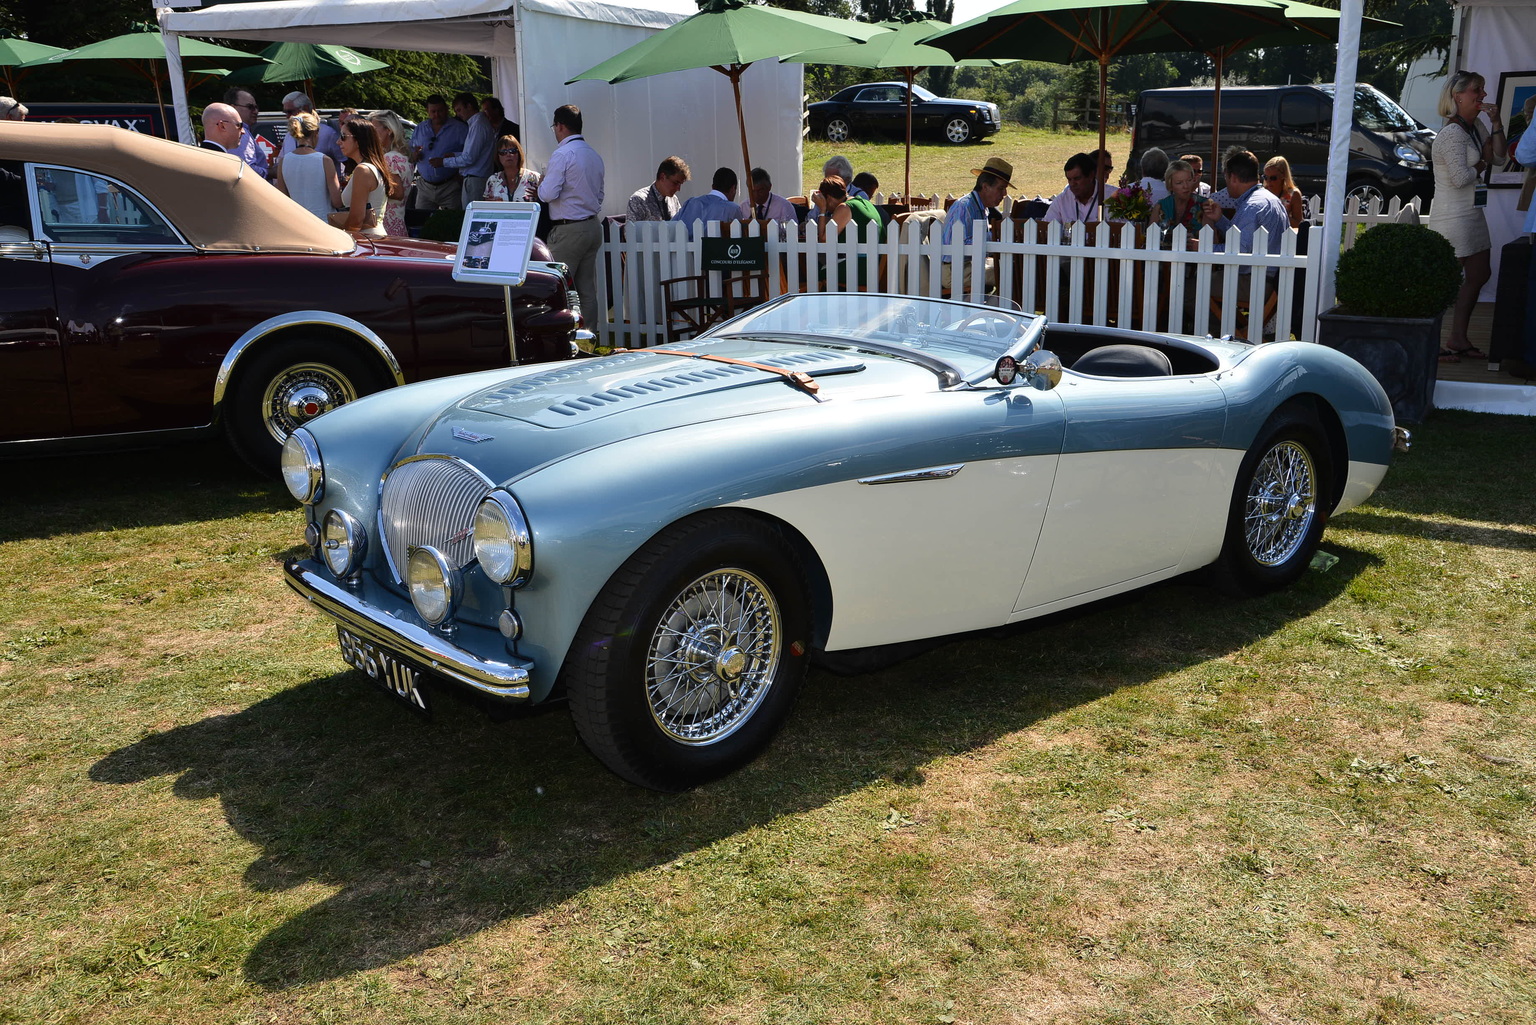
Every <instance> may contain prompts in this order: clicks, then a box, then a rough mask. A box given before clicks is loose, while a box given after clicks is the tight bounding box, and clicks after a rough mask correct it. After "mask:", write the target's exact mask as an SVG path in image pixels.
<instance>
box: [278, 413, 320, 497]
mask: <svg viewBox="0 0 1536 1025" xmlns="http://www.w3.org/2000/svg"><path fill="white" fill-rule="evenodd" d="M279 465H280V467H281V470H282V475H283V484H284V486H286V487H287V488H288V493H289V494H290V495H292V496H293V497H294V498H295V499H296V500H297V501H298V502H299V503H300V504H302V505H314V504H315V503H316V502H318V501H320V499H321V497H322V496H323V495H324V494H325V462H324V461H323V460H322V459H321V458H320V445H319V444H318V443H317V442H316V441H315V436H314V435H313V434H310V433H309V431H307V430H305V429H304V428H302V427H300V428H299V429H297V430H295V431H294V432H293V433H292V434H290V435H288V439H287V440H286V441H284V442H283V453H282V457H281V459H280V463H279Z"/></svg>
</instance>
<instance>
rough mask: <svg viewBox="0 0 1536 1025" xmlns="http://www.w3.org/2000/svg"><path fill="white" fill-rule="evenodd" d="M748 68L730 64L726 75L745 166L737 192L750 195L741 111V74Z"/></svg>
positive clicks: (744, 122)
mask: <svg viewBox="0 0 1536 1025" xmlns="http://www.w3.org/2000/svg"><path fill="white" fill-rule="evenodd" d="M748 67H749V65H746V64H732V65H731V68H730V70H729V71H727V72H726V74H727V75H729V76H730V77H731V89H732V91H734V92H735V94H736V127H737V128H739V129H741V160H742V163H744V164H746V165H747V173H746V174H745V175H744V176H743V177H742V179H741V189H740V190H739V191H740V192H747V193H748V194H750V190H751V187H752V155H751V154H750V153H748V152H747V116H746V114H744V113H742V110H741V73H742V72H743V71H745V70H747V68H748ZM715 70H717V71H718V70H720V69H719V68H716V69H715Z"/></svg>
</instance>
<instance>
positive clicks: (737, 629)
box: [645, 569, 782, 744]
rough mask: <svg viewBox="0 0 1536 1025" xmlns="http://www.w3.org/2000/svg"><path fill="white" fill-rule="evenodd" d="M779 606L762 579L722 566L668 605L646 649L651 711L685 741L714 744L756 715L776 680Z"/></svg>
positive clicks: (668, 731)
mask: <svg viewBox="0 0 1536 1025" xmlns="http://www.w3.org/2000/svg"><path fill="white" fill-rule="evenodd" d="M781 630H782V628H781V626H780V623H779V606H778V602H777V601H776V600H775V599H774V596H773V592H771V591H770V590H768V587H767V585H765V584H764V583H763V582H762V581H761V580H760V579H758V578H757V577H755V576H753V575H752V574H751V573H748V572H747V571H746V570H742V569H719V570H714V571H712V572H709V573H706V574H704V575H703V576H701V577H699V578H698V579H697V580H695V581H693V583H691V584H689V585H688V586H687V587H685V588H684V589H683V591H682V592H681V593H680V594H679V595H678V596H677V597H676V598H675V599H673V601H672V604H671V606H670V607H668V609H667V610H666V611H665V612H663V613H662V615H661V619H660V620H659V621H658V622H657V624H656V629H655V631H654V632H653V633H652V634H651V645H650V651H649V652H648V654H647V656H646V670H645V698H646V704H647V705H648V706H649V707H650V710H651V718H652V720H654V721H655V723H656V725H657V726H659V727H660V728H661V730H662V731H663V732H664V733H666V734H667V735H668V736H670V737H672V738H673V739H675V740H677V741H678V742H679V743H683V744H713V743H715V742H717V741H719V740H723V739H725V738H726V737H728V736H730V735H731V734H732V733H734V732H736V729H737V728H738V727H739V726H741V724H742V723H744V722H746V721H747V720H748V719H750V718H751V717H752V713H753V712H754V711H756V709H757V706H758V705H759V704H761V703H762V700H763V697H764V695H766V694H767V693H768V690H769V688H771V687H772V686H773V677H774V672H775V671H776V670H777V669H778V664H779V655H778V641H779V634H780V633H781Z"/></svg>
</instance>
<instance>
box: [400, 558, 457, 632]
mask: <svg viewBox="0 0 1536 1025" xmlns="http://www.w3.org/2000/svg"><path fill="white" fill-rule="evenodd" d="M406 566H407V569H406V586H407V587H409V588H410V592H411V604H412V605H414V606H415V607H416V614H417V615H418V616H420V617H421V618H422V619H424V620H426V621H427V622H428V623H430V624H432V625H433V626H441V625H442V624H443V623H444V622H446V621H447V620H448V619H449V617H451V616H452V615H453V613H454V612H455V610H456V609H457V608H458V604H459V597H460V595H461V594H462V588H461V586H460V583H459V571H458V570H457V569H455V568H454V566H453V564H452V563H451V562H449V561H448V559H447V558H446V557H445V556H444V555H443V553H442V552H440V551H438V550H437V549H436V548H433V547H431V546H429V545H423V546H421V547H420V548H412V549H411V554H410V558H409V560H408V561H407V563H406Z"/></svg>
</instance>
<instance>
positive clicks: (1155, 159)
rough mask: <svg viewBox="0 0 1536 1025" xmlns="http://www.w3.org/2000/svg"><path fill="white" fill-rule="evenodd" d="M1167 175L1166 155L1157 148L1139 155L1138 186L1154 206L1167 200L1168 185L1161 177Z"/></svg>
mask: <svg viewBox="0 0 1536 1025" xmlns="http://www.w3.org/2000/svg"><path fill="white" fill-rule="evenodd" d="M1167 173H1168V154H1167V153H1165V152H1163V150H1161V149H1160V148H1158V147H1157V146H1153V147H1152V148H1150V149H1148V150H1146V151H1145V152H1144V153H1142V155H1141V180H1140V181H1138V182H1137V183H1136V184H1138V185H1140V186H1141V187H1142V189H1144V190H1145V191H1146V193H1147V199H1148V200H1150V201H1151V202H1152V203H1153V204H1154V205H1155V204H1157V203H1160V202H1162V201H1163V200H1164V199H1167V198H1168V185H1167V184H1166V183H1165V182H1164V181H1163V176H1164V175H1166V174H1167Z"/></svg>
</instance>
